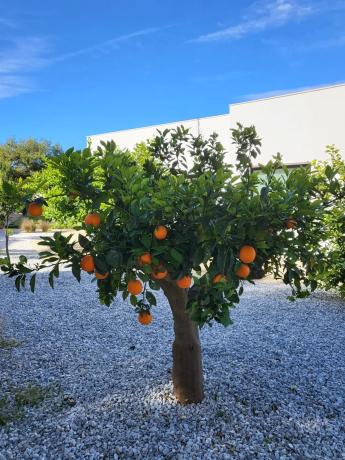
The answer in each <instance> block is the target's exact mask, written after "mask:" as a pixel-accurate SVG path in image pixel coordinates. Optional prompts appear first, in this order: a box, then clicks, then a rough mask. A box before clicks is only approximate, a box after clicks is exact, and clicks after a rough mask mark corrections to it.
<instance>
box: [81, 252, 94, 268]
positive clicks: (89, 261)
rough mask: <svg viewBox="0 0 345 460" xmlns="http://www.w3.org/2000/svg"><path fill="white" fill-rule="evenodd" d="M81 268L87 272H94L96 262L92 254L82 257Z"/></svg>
mask: <svg viewBox="0 0 345 460" xmlns="http://www.w3.org/2000/svg"><path fill="white" fill-rule="evenodd" d="M80 268H81V269H82V270H84V271H85V272H88V273H92V272H93V271H94V270H95V262H94V260H93V257H92V256H91V255H89V254H88V255H86V256H84V257H82V259H81V261H80Z"/></svg>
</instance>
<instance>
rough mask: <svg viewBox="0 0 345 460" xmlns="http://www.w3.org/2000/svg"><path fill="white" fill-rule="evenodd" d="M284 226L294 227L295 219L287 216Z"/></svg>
mask: <svg viewBox="0 0 345 460" xmlns="http://www.w3.org/2000/svg"><path fill="white" fill-rule="evenodd" d="M286 228H288V229H290V230H291V229H292V230H294V229H296V228H297V221H296V220H295V219H293V218H292V217H289V219H288V220H287V221H286Z"/></svg>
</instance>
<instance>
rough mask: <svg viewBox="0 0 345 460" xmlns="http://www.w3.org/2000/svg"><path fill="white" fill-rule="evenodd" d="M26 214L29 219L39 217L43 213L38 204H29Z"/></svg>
mask: <svg viewBox="0 0 345 460" xmlns="http://www.w3.org/2000/svg"><path fill="white" fill-rule="evenodd" d="M27 213H28V215H29V216H30V217H40V216H41V215H42V213H43V208H42V205H41V204H39V203H35V202H33V203H29V205H28V209H27Z"/></svg>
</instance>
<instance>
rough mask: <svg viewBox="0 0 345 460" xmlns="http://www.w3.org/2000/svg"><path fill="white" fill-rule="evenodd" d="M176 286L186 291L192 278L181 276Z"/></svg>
mask: <svg viewBox="0 0 345 460" xmlns="http://www.w3.org/2000/svg"><path fill="white" fill-rule="evenodd" d="M176 284H177V286H178V287H179V288H181V289H188V288H189V287H190V286H191V284H192V277H191V276H188V275H187V276H183V277H182V278H179V279H178V280H177V281H176Z"/></svg>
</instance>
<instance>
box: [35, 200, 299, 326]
mask: <svg viewBox="0 0 345 460" xmlns="http://www.w3.org/2000/svg"><path fill="white" fill-rule="evenodd" d="M31 205H36V203H31ZM36 206H39V205H36ZM33 209H34V211H33V212H34V213H35V207H34V208H33ZM36 212H38V211H36ZM84 223H85V224H86V225H90V226H92V227H94V228H97V227H99V226H100V224H101V216H100V215H99V214H98V213H96V212H93V213H89V214H87V216H86V217H85V219H84ZM286 228H288V229H296V228H297V222H296V220H294V219H293V218H292V217H290V218H289V219H288V220H287V221H286ZM167 235H168V229H167V227H165V226H164V225H158V226H157V227H156V228H155V229H154V232H153V236H154V237H155V238H156V239H157V240H165V238H166V237H167ZM238 258H239V260H240V261H241V265H240V266H239V267H238V268H237V270H236V271H235V275H236V276H238V277H239V278H241V279H246V278H248V276H249V274H250V266H249V265H248V264H251V263H253V262H254V260H255V258H256V250H255V249H254V247H253V246H250V245H244V246H242V247H241V248H240V251H239V255H238ZM138 264H139V265H140V266H144V265H152V255H151V254H150V253H149V252H144V253H143V254H141V255H140V256H139V257H138ZM80 267H81V269H82V270H85V271H87V272H89V273H94V274H95V277H96V278H97V279H98V280H104V279H106V278H108V276H109V272H106V273H104V274H101V273H98V272H97V271H96V270H95V263H94V259H93V257H92V255H85V256H84V257H83V258H82V259H81V262H80ZM151 276H152V278H153V279H154V280H158V281H159V280H163V279H165V278H166V277H167V276H168V271H167V269H166V268H165V267H164V266H163V265H162V264H159V265H154V266H152V273H151ZM224 282H226V277H225V275H224V274H222V273H217V274H216V275H215V276H214V277H213V278H212V283H213V284H218V283H224ZM176 284H177V286H178V287H179V288H181V289H188V288H189V287H190V286H191V284H192V277H191V276H189V275H185V276H183V277H182V278H179V279H178V280H177V281H176ZM143 289H144V287H143V284H142V282H141V281H140V280H138V279H133V280H130V281H128V284H127V290H128V292H129V293H130V294H132V295H134V296H137V295H139V294H141V293H142V292H143ZM138 321H139V322H140V323H141V324H144V325H147V324H150V323H151V321H152V315H151V313H150V312H147V311H142V312H140V313H139V316H138Z"/></svg>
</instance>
